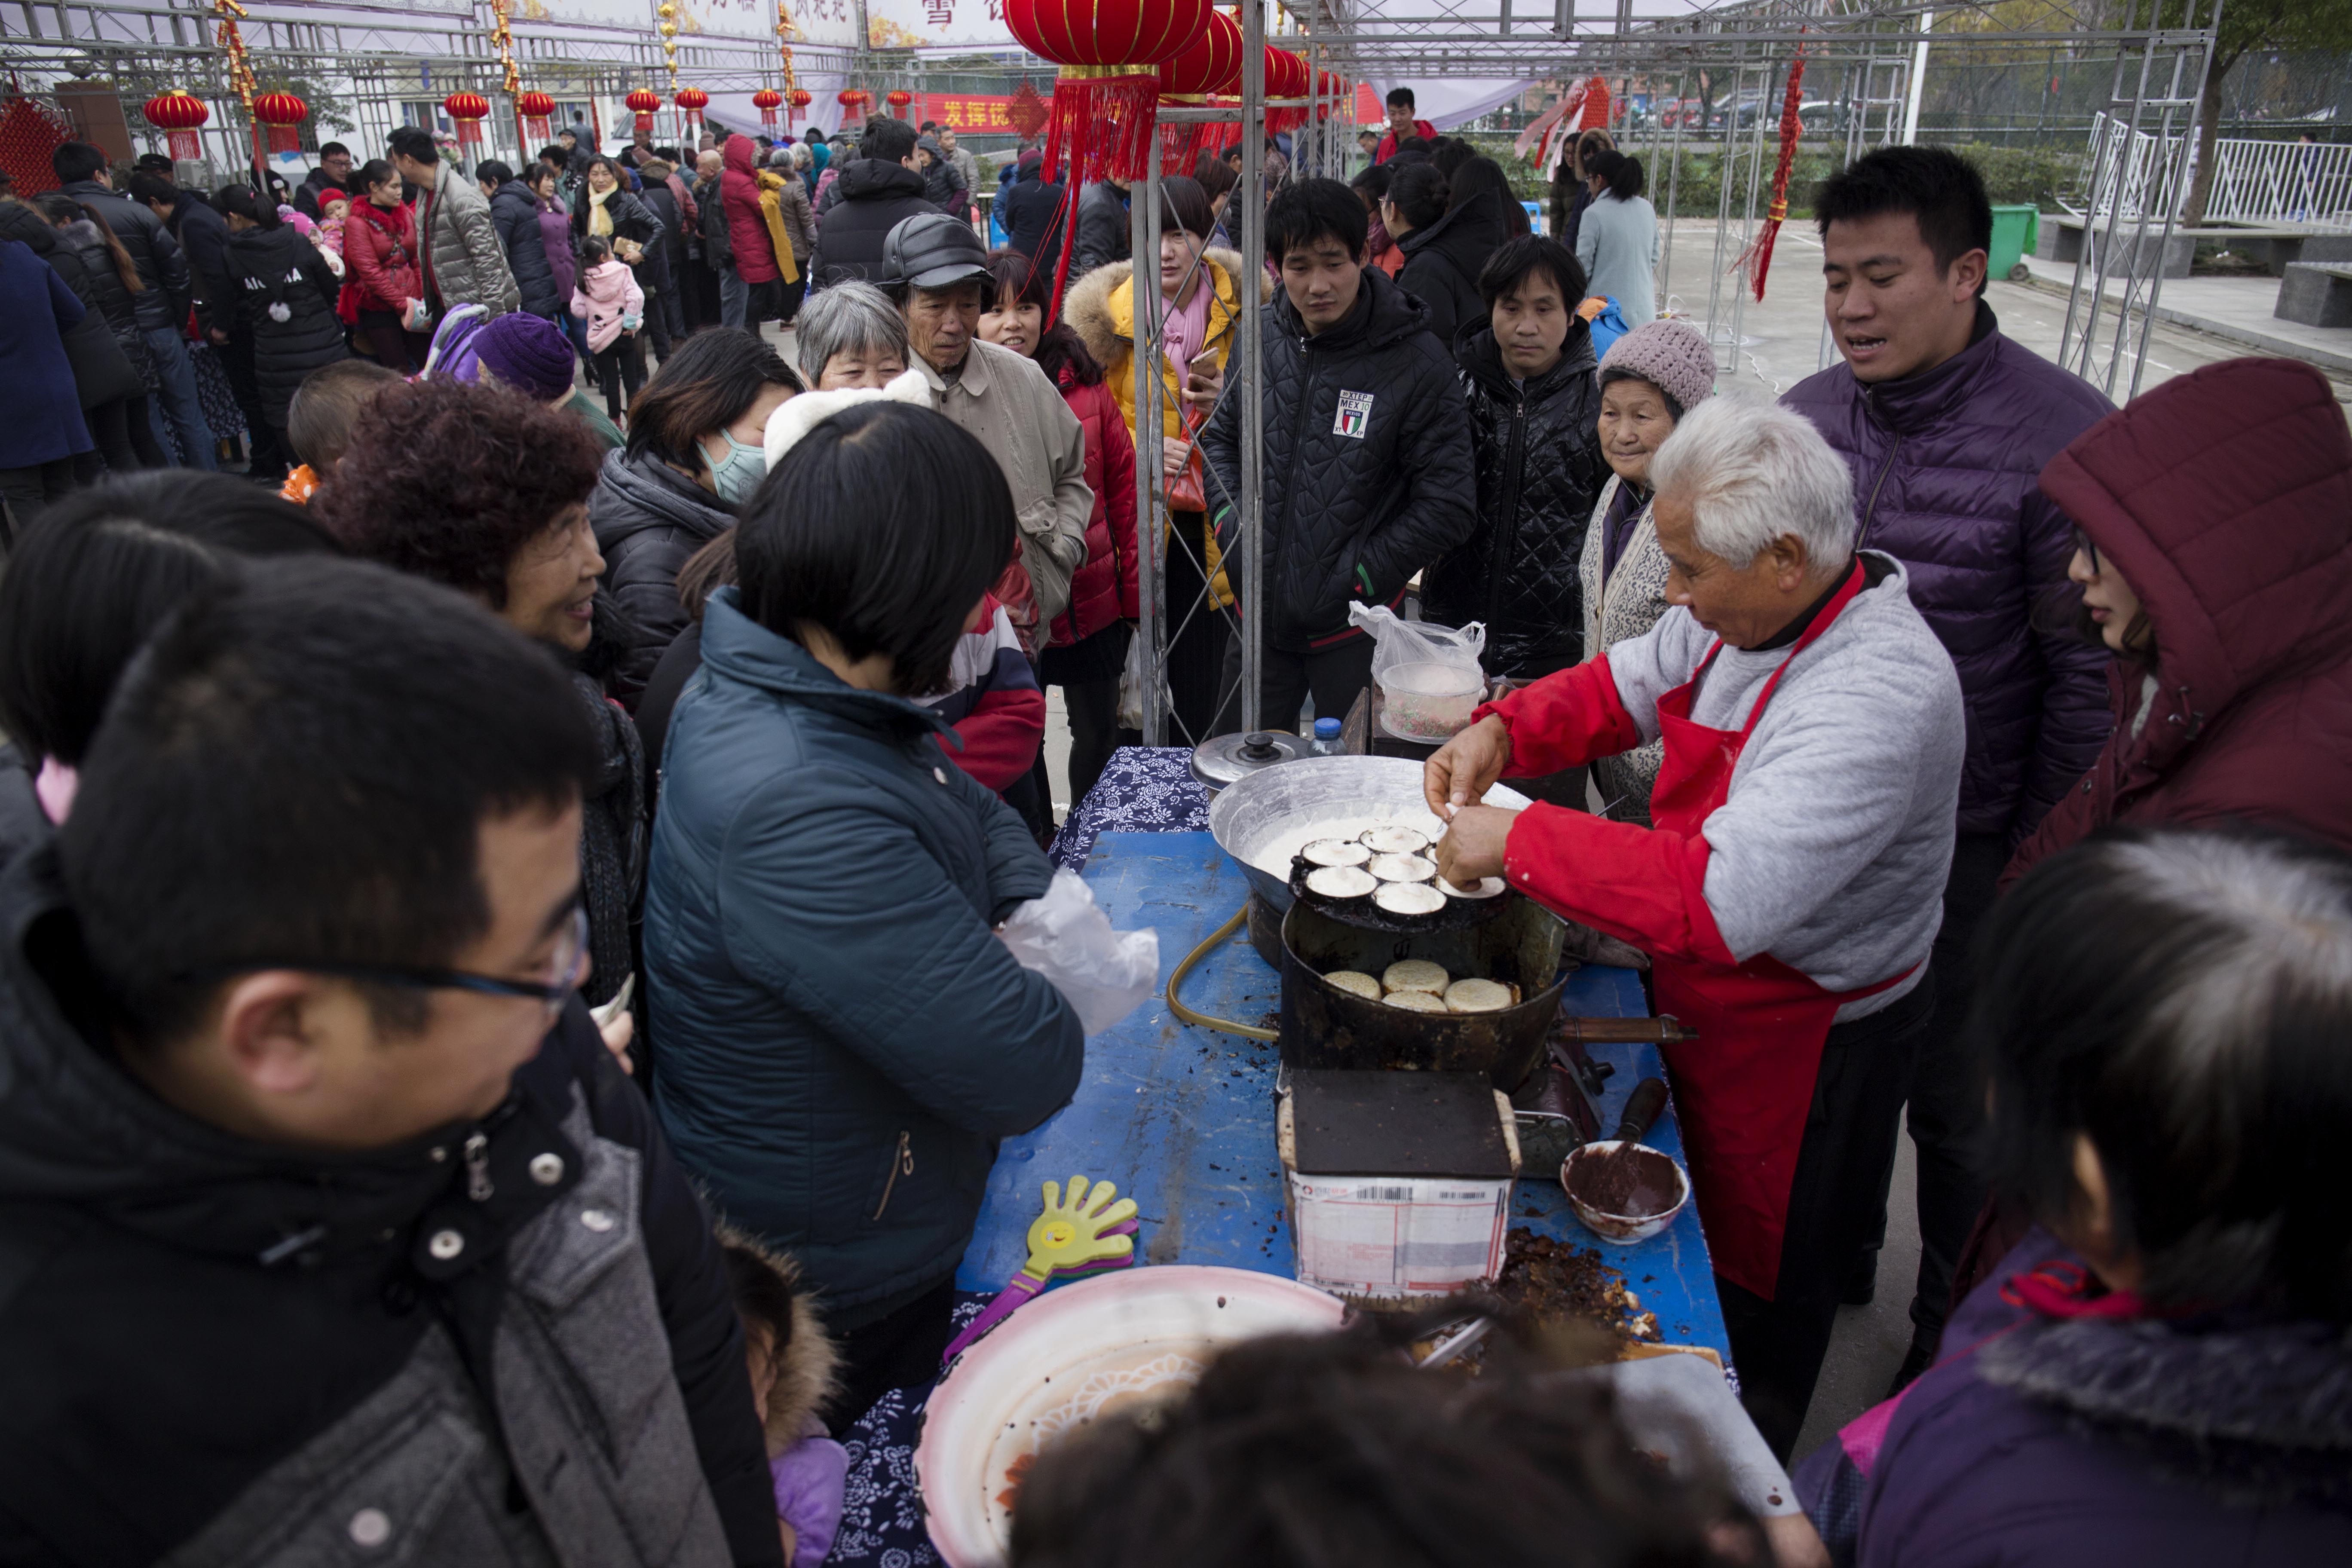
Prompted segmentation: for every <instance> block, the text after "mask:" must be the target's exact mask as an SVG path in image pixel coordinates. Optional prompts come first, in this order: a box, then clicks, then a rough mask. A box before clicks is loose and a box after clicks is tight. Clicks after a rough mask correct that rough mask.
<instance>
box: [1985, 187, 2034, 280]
mask: <svg viewBox="0 0 2352 1568" xmlns="http://www.w3.org/2000/svg"><path fill="white" fill-rule="evenodd" d="M2041 228H2042V214H2041V213H2040V212H2038V211H2036V210H2035V209H2034V208H2033V207H2032V206H2031V205H2021V206H2013V207H2012V206H1996V207H1995V208H1993V209H1992V253H1991V255H1990V257H1988V258H1986V261H1985V274H1986V276H1988V277H1991V278H2006V279H2009V280H2010V281H2011V282H2012V283H2022V282H2024V281H2025V280H2026V279H2028V278H2031V277H2032V276H2033V274H2032V273H2031V272H2029V271H2028V270H2026V266H2025V253H2026V252H2027V251H2029V250H2032V248H2033V241H2034V237H2035V236H2036V235H2037V234H2039V233H2040V231H2041Z"/></svg>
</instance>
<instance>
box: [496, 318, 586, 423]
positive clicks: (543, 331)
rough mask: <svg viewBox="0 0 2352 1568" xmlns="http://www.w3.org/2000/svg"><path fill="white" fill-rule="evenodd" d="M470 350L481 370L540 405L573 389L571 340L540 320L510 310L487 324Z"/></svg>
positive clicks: (546, 322)
mask: <svg viewBox="0 0 2352 1568" xmlns="http://www.w3.org/2000/svg"><path fill="white" fill-rule="evenodd" d="M473 346H474V352H475V353H476V355H477V356H478V358H479V359H480V360H481V362H482V368H483V369H485V370H487V371H488V372H489V373H490V374H492V375H494V376H497V377H498V378H499V382H500V383H501V384H504V385H507V386H511V387H513V388H515V389H516V390H517V391H518V392H526V393H529V394H530V395H531V396H533V397H536V398H537V399H539V400H540V401H541V403H549V402H552V401H553V400H554V399H556V398H558V397H561V396H562V395H563V394H564V393H565V391H566V390H568V389H569V388H570V387H571V386H572V343H571V340H569V339H567V338H566V337H565V336H564V335H563V329H562V328H561V327H558V326H557V325H556V324H555V323H554V322H553V321H549V320H547V319H546V318H545V317H543V316H534V315H531V314H530V313H529V312H527V311H523V310H509V311H508V312H507V313H506V314H505V315H503V316H499V317H497V318H495V319H493V320H492V321H489V322H488V323H487V324H486V325H485V326H484V327H483V328H482V330H481V331H479V332H478V333H477V334H476V335H475V338H474V345H473Z"/></svg>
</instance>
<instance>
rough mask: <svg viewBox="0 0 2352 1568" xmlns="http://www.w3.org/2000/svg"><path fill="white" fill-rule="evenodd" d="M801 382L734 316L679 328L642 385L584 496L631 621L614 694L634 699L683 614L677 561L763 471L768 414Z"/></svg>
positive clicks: (607, 580)
mask: <svg viewBox="0 0 2352 1568" xmlns="http://www.w3.org/2000/svg"><path fill="white" fill-rule="evenodd" d="M801 390H803V388H802V384H801V379H800V377H799V376H797V375H794V374H793V372H792V368H791V367H790V366H789V365H787V364H785V363H784V362H783V361H782V359H780V358H778V357H777V355H776V351H775V350H774V349H772V348H771V347H770V346H769V345H768V344H767V343H765V342H761V340H760V339H758V338H756V337H753V336H752V335H751V333H750V332H747V331H741V330H740V329H738V328H724V327H722V328H716V329H711V330H708V331H700V332H697V333H696V334H695V335H694V336H692V337H690V338H688V339H687V340H686V342H684V343H682V344H680V345H679V346H678V349H677V353H675V354H673V355H671V357H670V358H669V360H668V361H667V363H664V364H663V365H662V367H661V371H660V373H659V374H656V376H655V377H654V378H653V380H652V381H650V382H648V383H647V384H646V389H645V391H644V392H643V393H641V394H640V395H638V398H637V402H636V405H635V408H633V409H632V410H631V411H630V415H629V444H628V445H627V446H626V447H623V448H622V449H621V450H620V451H617V452H612V453H608V454H606V456H605V459H604V473H603V474H602V476H600V477H599V478H598V479H597V481H596V490H595V493H594V494H593V495H592V496H590V497H589V498H588V518H589V521H590V522H591V523H592V524H593V525H594V527H595V530H596V544H597V547H598V548H599V549H600V550H602V551H603V552H604V558H605V561H606V563H607V564H606V566H605V571H604V585H605V586H606V587H607V588H608V589H610V590H611V591H612V593H613V595H614V597H615V598H617V599H618V600H619V601H620V603H621V607H622V609H623V610H624V611H625V612H626V614H627V616H628V617H629V619H630V621H631V622H632V623H633V625H631V626H628V627H627V628H625V630H623V631H622V632H621V634H620V641H621V643H622V644H623V649H622V654H621V658H620V661H619V666H618V668H616V669H615V670H614V679H613V685H614V695H615V696H617V697H619V698H620V699H621V700H622V701H624V702H625V703H628V704H629V705H630V706H632V707H635V703H636V700H637V694H638V693H639V692H640V691H642V690H643V689H645V684H646V679H647V678H648V677H649V676H651V675H652V673H653V668H654V665H655V663H656V661H657V660H658V659H659V658H661V654H662V649H663V648H665V647H667V646H669V641H670V639H671V638H672V637H676V636H677V634H678V633H679V632H680V631H681V630H683V629H684V627H685V626H686V624H687V616H686V611H685V609H684V608H683V607H682V606H681V605H679V604H678V601H677V570H678V568H679V567H681V566H683V565H685V564H686V562H687V558H688V556H690V555H692V554H693V553H694V552H696V551H698V550H699V549H701V548H702V546H704V545H705V544H708V543H709V542H710V541H712V540H713V539H716V538H718V537H719V534H721V533H723V532H725V531H727V529H729V528H730V527H731V526H732V525H733V524H734V521H735V511H736V509H737V508H738V507H739V506H740V505H741V503H742V502H743V501H745V500H748V499H750V497H751V492H752V491H753V490H755V489H758V488H759V486H760V480H761V479H763V478H764V477H766V474H767V467H768V465H767V458H766V457H765V455H764V454H763V453H762V451H761V437H762V435H763V434H764V432H765V431H766V429H767V426H768V416H769V415H771V414H772V413H774V412H775V411H776V409H777V408H778V407H780V406H781V405H782V404H783V402H784V400H785V399H786V398H788V397H790V396H792V395H793V394H794V393H796V392H799V391H801Z"/></svg>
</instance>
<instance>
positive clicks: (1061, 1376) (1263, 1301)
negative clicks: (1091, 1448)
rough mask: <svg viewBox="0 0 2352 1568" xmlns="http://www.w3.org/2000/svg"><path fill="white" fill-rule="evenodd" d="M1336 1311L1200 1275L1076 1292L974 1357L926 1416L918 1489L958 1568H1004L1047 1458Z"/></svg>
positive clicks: (1327, 1302)
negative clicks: (1268, 1337) (1039, 1457)
mask: <svg viewBox="0 0 2352 1568" xmlns="http://www.w3.org/2000/svg"><path fill="white" fill-rule="evenodd" d="M1346 1311H1347V1309H1346V1308H1345V1307H1344V1306H1343V1305H1342V1304H1341V1303H1340V1301H1339V1298H1337V1297H1335V1296H1328V1295H1325V1294H1324V1293H1323V1292H1322V1291H1320V1290H1317V1289H1311V1288H1309V1287H1307V1286H1305V1285H1301V1284H1299V1283H1298V1282H1297V1281H1296V1280H1293V1279H1284V1278H1282V1277H1281V1276H1280V1275H1276V1274H1259V1273H1255V1272H1254V1271H1252V1270H1249V1269H1245V1268H1207V1267H1203V1266H1200V1265H1195V1264H1169V1265H1165V1266H1162V1267H1160V1268H1130V1269H1125V1270H1122V1271H1120V1272H1118V1273H1116V1274H1105V1275H1102V1276H1099V1277H1098V1278H1096V1279H1081V1280H1074V1281H1072V1282H1071V1283H1070V1284H1067V1285H1064V1286H1061V1287H1058V1288H1057V1289H1053V1290H1050V1291H1047V1292H1046V1293H1045V1295H1043V1296H1041V1297H1039V1298H1038V1299H1037V1300H1034V1301H1032V1302H1030V1303H1029V1304H1028V1305H1027V1306H1025V1307H1023V1308H1022V1309H1021V1310H1019V1311H1016V1312H1014V1313H1013V1315H1012V1316H1011V1317H1009V1318H1007V1319H1006V1320H1005V1321H1003V1323H1001V1324H999V1325H998V1326H997V1328H996V1330H995V1331H993V1332H992V1333H991V1334H990V1335H989V1336H988V1337H987V1338H986V1339H984V1340H982V1341H981V1342H979V1343H978V1344H976V1345H974V1346H972V1347H971V1349H970V1350H968V1351H966V1352H964V1353H963V1355H962V1356H961V1358H959V1359H958V1361H957V1362H956V1364H955V1369H954V1370H953V1371H952V1372H950V1373H948V1375H947V1377H946V1378H945V1379H944V1380H942V1381H941V1382H940V1384H939V1386H938V1387H937V1388H935V1389H933V1390H932V1391H931V1397H930V1402H929V1404H928V1405H925V1406H924V1409H923V1436H922V1441H921V1442H920V1444H919V1446H918V1447H916V1449H915V1479H916V1482H917V1484H918V1485H919V1487H920V1488H921V1489H922V1497H923V1508H924V1511H925V1513H926V1514H927V1515H928V1516H929V1526H930V1532H931V1544H932V1545H933V1546H935V1547H937V1548H938V1549H939V1552H940V1555H941V1556H942V1557H944V1558H946V1559H947V1562H948V1564H949V1568H996V1565H997V1564H1000V1563H1003V1561H1004V1555H1005V1548H1006V1546H1007V1545H1008V1544H1009V1543H1010V1542H1011V1540H1012V1530H1013V1510H1012V1503H1013V1498H1014V1494H1015V1493H1016V1492H1017V1490H1018V1488H1019V1483H1020V1479H1021V1478H1022V1477H1023V1476H1024V1474H1026V1473H1027V1470H1028V1468H1029V1465H1030V1464H1031V1463H1032V1462H1034V1456H1035V1455H1036V1454H1037V1452H1038V1451H1039V1450H1040V1449H1041V1448H1043V1447H1046V1446H1048V1445H1050V1444H1051V1443H1053V1442H1054V1441H1055V1439H1056V1438H1057V1437H1060V1436H1063V1435H1065V1434H1066V1433H1068V1432H1070V1431H1073V1430H1075V1429H1076V1428H1077V1427H1079V1426H1085V1425H1087V1423H1089V1422H1091V1421H1093V1420H1094V1419H1096V1418H1097V1417H1098V1416H1100V1415H1105V1414H1107V1413H1108V1412H1110V1411H1112V1410H1116V1409H1118V1408H1120V1407H1122V1406H1126V1405H1132V1404H1134V1403H1135V1402H1137V1401H1139V1400H1156V1399H1164V1398H1171V1397H1174V1396H1177V1395H1180V1394H1181V1393H1182V1392H1183V1391H1184V1390H1185V1389H1187V1388H1190V1387H1191V1386H1192V1384H1194V1383H1195V1382H1197V1381H1199V1379H1200V1376H1201V1373H1202V1369H1203V1368H1204V1367H1206V1366H1207V1364H1208V1363H1209V1362H1211V1361H1212V1360H1213V1359H1214V1358H1215V1356H1216V1354H1217V1352H1220V1351H1222V1350H1223V1349H1225V1348H1226V1347H1227V1346H1229V1345H1234V1344H1238V1343H1240V1342H1242V1341H1244V1340H1251V1339H1256V1338H1258V1337H1260V1336H1261V1335H1265V1334H1280V1333H1321V1332H1328V1331H1331V1330H1334V1329H1337V1328H1338V1327H1339V1323H1340V1320H1341V1319H1342V1318H1343V1317H1344V1316H1345V1315H1346Z"/></svg>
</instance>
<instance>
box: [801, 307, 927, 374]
mask: <svg viewBox="0 0 2352 1568" xmlns="http://www.w3.org/2000/svg"><path fill="white" fill-rule="evenodd" d="M793 352H794V353H797V354H798V355H799V356H800V363H801V374H802V375H803V377H804V378H806V380H807V382H808V384H809V390H810V391H812V392H845V391H847V390H848V389H849V388H851V387H853V386H863V387H882V386H887V385H889V384H890V383H891V382H892V381H894V380H895V379H897V378H898V376H900V375H903V374H906V370H907V323H906V321H904V320H903V319H902V318H901V317H900V316H899V314H898V306H896V305H894V304H892V303H891V302H890V297H889V296H888V295H887V294H885V293H884V292H882V290H881V289H877V288H876V287H874V285H873V284H871V283H836V284H835V285H834V286H833V287H832V288H830V289H824V290H823V291H822V292H820V293H819V294H818V295H817V297H816V298H815V299H814V300H810V301H809V302H808V303H807V304H806V305H805V306H803V307H802V309H801V318H800V321H798V322H797V323H795V325H794V326H793Z"/></svg>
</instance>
